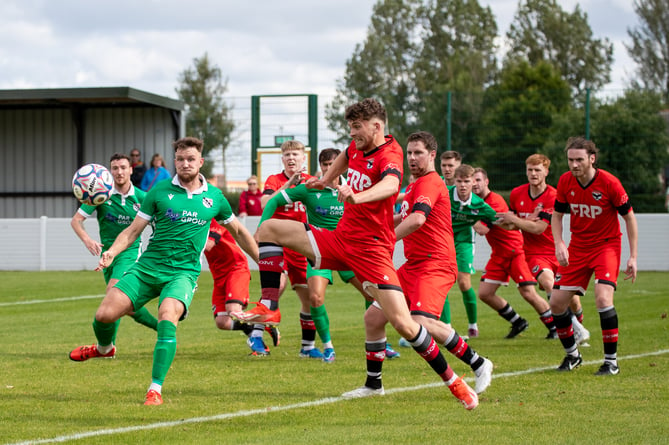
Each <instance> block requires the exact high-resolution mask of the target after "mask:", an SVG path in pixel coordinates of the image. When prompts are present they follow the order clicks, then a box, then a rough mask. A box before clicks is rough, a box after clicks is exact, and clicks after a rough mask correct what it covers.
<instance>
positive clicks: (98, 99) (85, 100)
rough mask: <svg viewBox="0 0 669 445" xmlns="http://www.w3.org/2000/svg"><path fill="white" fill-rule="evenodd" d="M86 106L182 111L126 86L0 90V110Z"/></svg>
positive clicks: (165, 99) (172, 103) (168, 100)
mask: <svg viewBox="0 0 669 445" xmlns="http://www.w3.org/2000/svg"><path fill="white" fill-rule="evenodd" d="M74 104H80V105H86V106H96V105H105V106H114V105H119V106H129V105H131V106H132V105H137V106H147V105H149V106H158V107H162V108H166V109H170V110H176V111H183V109H184V103H183V102H182V101H180V100H176V99H171V98H169V97H165V96H159V95H157V94H152V93H147V92H146V91H142V90H137V89H135V88H130V87H99V88H45V89H30V90H0V109H3V108H4V109H8V108H42V107H66V106H71V105H74Z"/></svg>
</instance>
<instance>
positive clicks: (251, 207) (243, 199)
mask: <svg viewBox="0 0 669 445" xmlns="http://www.w3.org/2000/svg"><path fill="white" fill-rule="evenodd" d="M262 195H263V193H262V192H261V191H260V190H256V192H255V193H251V192H249V191H248V190H244V191H243V192H242V194H241V195H240V196H239V213H246V214H247V215H249V216H260V215H262V204H261V203H260V198H262Z"/></svg>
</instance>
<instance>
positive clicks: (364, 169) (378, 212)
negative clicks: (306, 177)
mask: <svg viewBox="0 0 669 445" xmlns="http://www.w3.org/2000/svg"><path fill="white" fill-rule="evenodd" d="M385 138H386V142H385V143H384V144H383V145H380V146H378V147H376V148H375V149H373V150H371V151H369V152H368V153H363V152H362V151H360V150H358V149H357V148H355V142H351V145H349V147H348V148H347V149H346V157H347V158H348V175H347V183H348V185H349V186H350V187H351V189H352V190H353V193H359V192H362V191H364V190H367V189H369V188H371V187H372V186H373V185H375V184H377V183H378V182H379V181H381V180H382V179H383V178H385V177H386V176H388V175H393V176H396V177H397V178H398V179H399V181H400V183H401V182H402V172H403V165H404V164H403V163H404V153H403V152H402V147H401V146H400V144H398V143H397V141H396V140H395V138H393V137H392V136H390V135H388V136H386V137H385ZM398 193H399V187H398V190H397V192H396V193H395V194H394V195H392V196H389V197H388V198H386V199H383V200H380V201H373V202H367V203H364V204H350V203H348V202H346V203H344V216H343V217H342V219H341V220H340V221H339V224H338V225H337V229H336V230H337V232H338V233H344V234H345V235H344V236H345V238H346V239H348V240H354V241H357V242H360V243H365V244H369V243H372V244H378V243H379V242H380V243H382V244H383V245H384V246H385V247H388V249H390V251H391V252H392V250H393V249H394V248H395V226H394V224H393V210H394V208H395V201H396V200H397V194H398Z"/></svg>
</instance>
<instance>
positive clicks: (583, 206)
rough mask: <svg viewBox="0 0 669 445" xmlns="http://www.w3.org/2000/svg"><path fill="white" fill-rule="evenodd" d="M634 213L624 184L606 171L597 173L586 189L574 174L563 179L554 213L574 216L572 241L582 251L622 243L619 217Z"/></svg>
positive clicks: (566, 174) (558, 190)
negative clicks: (608, 243) (606, 243)
mask: <svg viewBox="0 0 669 445" xmlns="http://www.w3.org/2000/svg"><path fill="white" fill-rule="evenodd" d="M631 209H632V207H631V205H630V203H629V198H628V197H627V193H626V192H625V189H624V188H623V186H622V184H621V183H620V181H619V180H618V178H616V177H615V176H613V175H612V174H611V173H609V172H607V171H604V170H600V169H597V170H596V171H595V176H594V178H592V180H591V181H590V182H589V183H588V184H587V185H585V186H583V185H581V184H580V183H579V182H578V180H577V179H576V178H575V177H574V175H572V173H571V172H567V173H564V174H563V175H562V176H560V181H559V182H558V186H557V196H556V198H555V211H557V212H560V213H569V214H570V215H571V219H570V223H569V225H570V230H571V240H572V242H575V243H576V245H577V246H578V247H579V248H583V247H586V248H587V247H589V246H596V245H599V244H601V243H603V242H607V241H611V240H615V239H620V238H621V237H622V233H621V232H620V222H619V221H618V213H620V214H621V215H626V214H627V213H628V212H629V211H630V210H631ZM572 242H570V245H571V244H572Z"/></svg>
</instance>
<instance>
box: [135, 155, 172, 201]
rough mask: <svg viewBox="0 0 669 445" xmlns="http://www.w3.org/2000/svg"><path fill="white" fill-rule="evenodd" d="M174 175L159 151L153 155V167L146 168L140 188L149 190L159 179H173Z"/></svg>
mask: <svg viewBox="0 0 669 445" xmlns="http://www.w3.org/2000/svg"><path fill="white" fill-rule="evenodd" d="M171 178H172V175H171V174H170V172H169V171H168V170H167V169H166V168H165V160H164V159H163V157H162V156H160V155H159V154H158V153H156V154H154V155H153V156H152V157H151V167H150V168H148V169H147V170H146V172H145V173H144V177H143V178H142V183H141V185H140V187H139V188H141V189H142V190H144V191H145V192H148V191H149V190H150V189H151V187H153V186H154V185H155V184H156V183H157V182H158V181H162V180H163V179H171Z"/></svg>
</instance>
